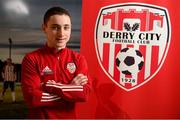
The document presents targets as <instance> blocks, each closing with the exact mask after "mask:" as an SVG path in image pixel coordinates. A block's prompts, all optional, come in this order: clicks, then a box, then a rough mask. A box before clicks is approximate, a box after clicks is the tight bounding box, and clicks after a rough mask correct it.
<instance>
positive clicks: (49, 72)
mask: <svg viewBox="0 0 180 120" xmlns="http://www.w3.org/2000/svg"><path fill="white" fill-rule="evenodd" d="M53 73H54V72H53V71H52V70H51V69H50V68H49V67H48V66H46V67H45V68H44V69H43V70H42V73H41V75H47V74H53Z"/></svg>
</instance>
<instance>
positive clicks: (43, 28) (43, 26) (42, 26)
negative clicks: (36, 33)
mask: <svg viewBox="0 0 180 120" xmlns="http://www.w3.org/2000/svg"><path fill="white" fill-rule="evenodd" d="M45 27H46V26H45V25H44V24H42V25H41V29H42V31H44V33H45V32H46V30H45Z"/></svg>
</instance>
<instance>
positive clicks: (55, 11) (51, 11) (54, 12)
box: [43, 7, 71, 25]
mask: <svg viewBox="0 0 180 120" xmlns="http://www.w3.org/2000/svg"><path fill="white" fill-rule="evenodd" d="M57 14H58V15H67V16H69V17H70V18H71V15H70V13H69V12H68V10H66V9H64V8H62V7H51V8H49V9H48V10H47V11H46V13H45V14H44V19H43V22H44V24H45V25H46V24H47V22H48V20H49V18H50V17H51V16H53V15H57Z"/></svg>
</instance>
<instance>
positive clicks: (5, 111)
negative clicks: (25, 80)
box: [0, 82, 28, 119]
mask: <svg viewBox="0 0 180 120" xmlns="http://www.w3.org/2000/svg"><path fill="white" fill-rule="evenodd" d="M0 92H2V82H1V83H0ZM15 92H16V102H15V103H12V98H11V91H10V88H8V90H7V91H6V93H5V96H4V100H3V102H1V103H0V119H27V118H28V109H27V106H26V104H25V103H24V100H23V95H22V92H21V85H20V84H19V83H17V84H16V87H15Z"/></svg>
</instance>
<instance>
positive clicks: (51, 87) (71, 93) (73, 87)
mask: <svg viewBox="0 0 180 120" xmlns="http://www.w3.org/2000/svg"><path fill="white" fill-rule="evenodd" d="M78 63H79V64H78V65H77V71H76V77H75V78H73V80H72V81H71V83H70V84H61V83H56V82H55V81H53V80H49V81H48V82H47V83H46V84H45V85H44V87H43V88H44V90H45V91H47V92H48V93H53V94H56V95H58V96H60V97H62V98H63V99H65V100H67V101H86V100H87V98H88V96H89V93H90V91H91V78H90V76H89V75H88V66H87V62H86V60H85V58H84V57H81V58H80V59H79V62H78Z"/></svg>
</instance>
